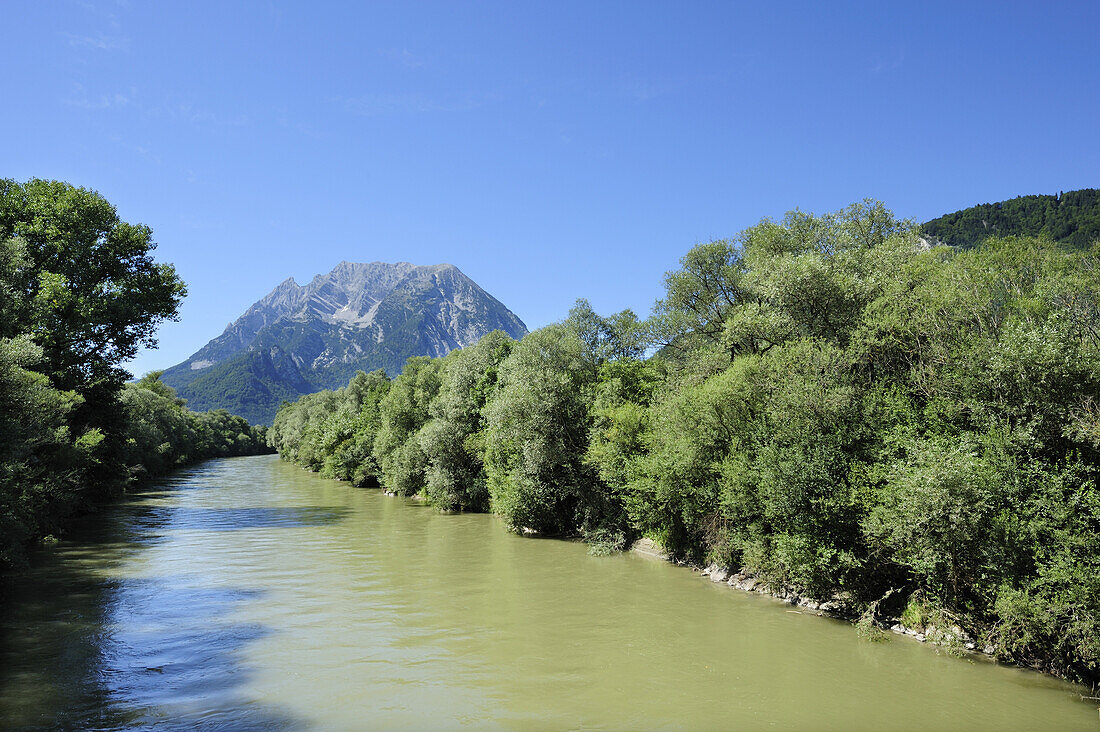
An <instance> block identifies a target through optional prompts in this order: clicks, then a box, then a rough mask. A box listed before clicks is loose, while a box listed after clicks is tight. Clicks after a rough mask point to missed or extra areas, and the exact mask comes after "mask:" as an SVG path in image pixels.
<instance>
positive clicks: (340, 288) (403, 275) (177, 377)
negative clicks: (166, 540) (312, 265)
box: [161, 262, 527, 424]
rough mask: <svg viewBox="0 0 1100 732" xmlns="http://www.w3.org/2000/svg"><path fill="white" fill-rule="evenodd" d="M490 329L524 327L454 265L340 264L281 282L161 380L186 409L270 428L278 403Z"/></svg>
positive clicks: (516, 332)
mask: <svg viewBox="0 0 1100 732" xmlns="http://www.w3.org/2000/svg"><path fill="white" fill-rule="evenodd" d="M493 330H503V331H504V332H506V333H508V334H509V335H510V336H512V337H513V338H521V337H523V335H524V334H526V333H527V327H526V326H525V325H524V324H523V322H522V321H521V320H520V319H519V318H518V317H516V315H515V314H514V313H512V312H511V311H510V310H508V308H506V307H505V306H504V305H503V304H501V303H500V301H498V300H497V299H496V298H494V297H493V296H492V295H490V294H489V293H487V292H485V290H483V289H481V287H479V286H478V285H477V284H476V283H475V282H474V281H473V280H471V279H470V278H469V277H467V276H466V275H464V274H462V272H460V271H459V269H458V268H457V267H455V266H454V265H450V264H438V265H432V266H426V267H418V266H415V265H412V264H409V263H408V262H398V263H396V264H387V263H385V262H371V263H369V264H358V263H353V262H341V263H340V264H338V265H336V267H335V268H334V269H333V270H332V271H331V272H329V273H328V274H325V275H318V276H316V277H314V278H313V280H312V281H310V282H309V284H307V285H304V286H303V285H298V284H297V283H296V282H295V281H294V279H293V278H290V279H287V280H285V281H284V282H282V283H281V284H279V285H278V286H277V287H276V288H275V289H274V290H272V291H271V292H270V293H268V294H267V295H265V296H264V297H263V298H262V299H260V300H259V301H258V302H256V303H255V304H253V305H252V306H251V307H250V308H249V309H248V310H247V311H245V313H244V314H243V315H242V316H241V317H240V318H238V319H237V320H235V321H234V322H232V323H230V324H229V325H228V326H227V327H226V329H225V331H224V332H223V333H222V334H221V335H220V336H218V337H217V338H215V339H213V340H212V341H210V342H209V343H207V344H206V345H205V346H203V347H202V348H200V349H199V350H198V351H197V352H195V353H194V354H193V355H192V356H191V357H190V358H188V359H187V360H186V361H184V362H183V363H181V364H178V365H176V366H173V367H172V368H170V369H168V370H167V371H165V372H164V375H163V376H162V377H161V378H162V380H163V381H164V382H165V383H167V384H168V385H170V386H172V387H174V388H175V389H176V390H177V391H178V392H179V394H180V396H182V397H183V398H184V399H187V400H188V404H189V406H190V407H191V408H193V409H212V408H216V407H222V408H224V409H228V410H229V411H230V412H232V413H234V414H240V415H241V416H243V417H247V418H248V419H249V421H251V422H254V423H256V422H261V423H268V424H270V422H271V419H272V417H274V415H275V411H276V410H277V409H278V406H279V404H280V402H282V401H283V400H284V399H290V400H293V399H296V398H297V397H298V396H300V395H301V394H308V393H310V392H314V391H318V390H320V389H329V388H335V387H338V386H342V385H343V384H345V383H347V381H348V379H349V378H350V377H351V376H353V375H354V374H355V372H356V371H358V370H360V369H362V370H364V371H372V370H374V369H378V368H382V369H385V370H386V371H387V372H388V373H389V374H391V375H394V374H396V373H398V372H399V371H400V370H401V368H402V366H403V365H404V363H405V360H406V359H408V358H409V357H410V356H442V355H445V354H447V353H449V352H450V351H452V350H454V349H456V348H462V347H464V346H468V345H471V344H473V343H476V342H477V341H478V340H479V339H480V338H481V337H482V336H483V335H485V334H486V333H489V332H490V331H493Z"/></svg>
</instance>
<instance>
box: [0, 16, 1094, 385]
mask: <svg viewBox="0 0 1100 732" xmlns="http://www.w3.org/2000/svg"><path fill="white" fill-rule="evenodd" d="M778 5H780V4H779V3H765V2H753V3H742V2H726V3H695V2H693V3H684V2H668V3H639V2H622V3H615V2H547V3H539V4H535V3H526V2H523V3H521V2H501V3H494V4H485V3H477V4H474V3H455V2H441V3H397V2H395V3H323V2H310V3H306V2H300V3H292V2H277V1H272V2H262V3H261V2H257V3H236V2H193V1H191V0H188V1H187V2H184V1H182V0H181V1H179V2H175V3H164V2H156V3H153V2H148V3H147V2H139V1H138V0H130V1H129V2H123V1H118V2H111V1H109V0H93V1H86V2H38V1H35V2H22V1H16V2H12V1H10V0H9V1H8V2H5V3H3V5H0V65H2V66H0V67H2V68H3V73H2V75H0V89H2V91H3V109H4V112H3V114H2V115H0V141H2V142H0V152H2V157H0V163H2V164H0V176H3V177H11V178H15V179H19V180H24V179H27V178H30V177H40V178H57V179H62V180H66V181H69V182H71V183H74V184H77V185H81V186H85V187H88V188H93V189H96V190H98V191H100V192H101V193H102V194H103V195H104V196H105V197H107V199H109V200H110V201H112V202H113V203H114V204H115V205H116V206H117V207H118V209H119V212H120V214H121V215H122V217H123V218H124V219H126V220H128V221H133V222H141V223H145V224H147V225H149V226H151V227H152V228H153V231H154V235H155V239H156V241H157V242H158V244H159V249H158V251H157V256H158V258H159V259H162V260H164V261H169V262H173V263H174V264H175V265H176V266H177V268H178V269H179V272H180V274H181V275H182V276H183V278H184V279H185V280H186V281H187V283H188V286H189V289H190V294H189V296H188V298H187V300H186V302H185V304H184V306H183V308H182V310H181V316H182V319H181V321H180V322H179V323H169V324H166V325H165V326H164V327H163V328H162V329H161V331H160V339H161V347H160V349H159V350H158V351H152V352H146V353H143V354H142V355H140V356H139V357H138V359H137V361H135V362H134V363H133V364H132V369H133V370H134V371H135V372H138V373H141V372H144V371H146V370H149V369H153V368H163V367H166V366H170V365H172V364H174V363H176V362H179V361H181V360H183V359H184V358H185V357H187V356H188V355H189V354H191V353H192V352H193V351H195V350H197V349H198V348H199V347H200V346H202V345H203V344H204V343H205V342H206V341H207V340H209V339H210V338H212V337H214V336H216V335H218V334H219V333H220V332H221V331H222V329H223V328H224V327H225V325H226V323H228V322H229V321H230V320H233V319H234V318H236V317H237V316H238V315H240V314H241V313H242V312H243V311H244V310H245V309H246V308H247V307H248V305H249V304H251V303H252V302H254V301H255V300H257V299H258V298H260V297H261V296H262V295H264V294H265V293H266V292H267V291H268V290H270V289H271V288H272V287H274V286H275V285H276V284H277V283H278V282H280V281H281V280H283V279H285V278H286V277H288V276H291V275H292V276H294V277H295V278H296V279H297V280H298V282H299V283H304V282H306V281H308V280H309V279H310V278H311V277H312V276H313V275H315V274H317V273H320V272H327V271H328V270H329V269H331V268H332V267H333V265H335V264H336V263H337V262H339V261H340V260H344V259H347V260H351V261H373V260H382V261H400V260H404V261H410V262H414V263H417V264H434V263H438V262H451V263H453V264H456V265H458V266H459V267H460V268H461V269H462V270H463V271H464V272H466V274H468V275H469V276H471V277H472V278H473V279H474V280H476V281H477V282H478V283H479V284H481V285H482V286H483V287H484V288H485V289H487V290H488V291H489V292H491V293H492V294H493V295H495V296H496V297H497V298H499V299H500V300H501V301H503V302H504V303H505V304H506V305H507V306H508V307H510V308H511V309H512V310H514V311H515V312H516V313H517V314H518V315H519V316H520V317H521V318H523V319H524V321H526V323H527V324H528V326H529V327H531V328H536V327H539V326H542V325H545V324H546V323H549V322H552V321H554V320H557V319H560V318H561V317H562V316H564V314H565V313H566V311H567V310H568V308H569V307H570V305H571V304H572V302H573V301H574V300H575V299H576V298H577V297H587V298H589V299H590V300H591V301H592V303H593V304H594V306H595V307H596V308H597V310H599V311H601V312H608V311H616V310H620V309H622V308H626V307H630V308H633V309H635V310H636V311H637V312H638V313H639V314H641V315H644V314H646V313H648V311H649V309H650V307H651V305H652V303H653V301H654V299H655V298H656V297H658V296H659V295H660V292H661V279H662V275H663V273H664V272H665V271H666V270H668V269H671V268H673V267H675V266H676V264H677V260H678V259H679V257H680V256H681V255H682V254H683V253H684V252H685V251H686V250H687V249H688V248H690V247H691V246H692V245H693V244H696V243H698V242H701V241H705V240H708V239H712V238H716V237H723V236H728V235H730V234H733V233H736V232H737V231H739V230H740V229H742V228H744V227H746V226H749V225H752V224H754V223H756V222H757V221H758V220H759V219H760V218H762V217H765V216H773V217H774V216H780V215H782V214H783V212H784V211H786V210H788V209H791V208H795V207H799V208H802V209H803V210H809V211H815V212H824V211H829V210H834V209H837V208H840V207H842V206H844V205H846V204H848V203H851V202H852V201H855V200H859V199H862V198H864V197H868V196H870V197H875V198H880V199H882V200H884V201H886V202H887V203H888V204H889V205H890V206H891V207H892V208H893V209H894V210H895V211H896V212H897V213H899V214H901V215H903V216H911V217H914V218H916V219H918V220H925V219H928V218H931V217H934V216H937V215H939V214H942V213H946V212H949V211H955V210H958V209H960V208H965V207H967V206H970V205H973V204H975V203H982V202H987V201H995V200H1001V199H1005V198H1010V197H1013V196H1016V195H1021V194H1027V193H1056V192H1057V191H1059V190H1071V189H1076V188H1085V187H1098V186H1100V41H1098V31H1100V2H1096V1H1095V0H1091V1H1089V2H1076V3H1072V2H1051V3H1039V2H1033V3H1027V4H1024V3H1004V2H996V3H993V2H991V3H955V2H949V3H927V2H920V3H910V4H909V7H907V8H902V7H900V5H901V4H900V3H887V2H881V1H878V2H867V3H819V2H814V3H787V4H783V7H782V8H779V7H776V6H778Z"/></svg>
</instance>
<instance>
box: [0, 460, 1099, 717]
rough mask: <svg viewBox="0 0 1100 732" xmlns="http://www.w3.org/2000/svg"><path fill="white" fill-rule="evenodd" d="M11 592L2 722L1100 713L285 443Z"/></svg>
mask: <svg viewBox="0 0 1100 732" xmlns="http://www.w3.org/2000/svg"><path fill="white" fill-rule="evenodd" d="M3 591H4V592H5V593H7V594H8V595H9V597H7V598H5V603H4V604H5V610H4V617H3V626H2V636H0V682H2V684H0V727H3V728H20V727H48V728H80V729H84V728H107V729H115V728H134V727H137V728H144V727H156V728H158V729H173V728H178V729H196V728H200V729H201V728H210V729H250V728H251V729H272V728H292V729H294V728H310V729H312V728H321V729H386V728H401V729H406V728H418V729H438V728H451V727H474V728H479V729H480V728H534V729H545V728H581V727H583V728H610V729H638V728H655V727H656V728H682V729H715V728H721V729H731V728H738V729H758V728H773V729H815V730H820V729H845V730H859V729H866V730H882V729H959V730H975V729H990V730H994V729H996V730H1005V729H1036V730H1073V729H1086V730H1097V729H1100V724H1098V722H1097V710H1096V706H1095V702H1083V701H1081V700H1080V694H1081V693H1082V690H1081V689H1079V688H1077V687H1073V686H1070V685H1068V684H1063V683H1061V682H1058V681H1056V680H1053V679H1050V678H1046V677H1043V676H1040V675H1038V674H1035V673H1031V672H1026V671H1022V670H1018V669H1011V668H1004V667H999V666H996V665H994V664H992V663H989V662H985V661H982V660H970V659H957V658H951V657H949V656H946V655H944V654H942V653H938V652H937V651H936V650H935V649H932V648H929V647H926V646H922V645H920V644H918V643H916V642H913V641H910V640H908V639H903V638H894V639H891V640H889V641H887V642H882V643H872V642H868V641H865V640H861V639H860V638H859V637H858V636H857V634H856V632H855V630H854V629H853V628H852V627H851V626H849V625H846V624H844V623H841V622H837V621H833V620H829V619H825V618H819V617H816V616H812V615H806V614H800V613H797V612H794V611H793V610H792V608H790V606H787V605H783V604H780V603H779V602H776V601H774V600H771V599H769V598H764V597H759V596H756V595H750V594H747V593H742V592H738V591H736V590H731V589H729V588H727V587H725V586H717V585H712V584H710V583H709V582H707V581H706V580H704V579H702V578H700V577H699V576H698V575H695V574H693V573H692V572H690V571H688V570H685V569H682V568H677V567H674V566H671V565H669V564H666V563H664V562H660V561H656V560H652V559H646V558H644V557H640V556H637V555H632V554H627V555H621V556H612V557H594V556H589V555H588V554H587V552H586V549H585V547H584V546H582V545H579V544H573V543H567V542H560V541H550V540H538V539H529V538H528V539H525V538H520V537H516V536H513V535H511V534H509V533H507V532H506V531H505V530H504V529H503V528H502V527H501V525H500V523H499V522H498V521H496V520H495V519H493V518H492V517H490V516H484V515H459V516H446V515H440V514H439V513H437V512H436V511H435V510H433V509H431V508H426V507H423V506H420V505H417V504H415V503H412V502H406V501H403V500H399V499H394V498H389V497H386V496H383V495H381V494H380V493H379V492H378V491H373V490H365V489H356V488H352V487H351V486H348V485H346V484H342V483H336V482H333V481H327V480H323V479H321V478H319V477H317V476H315V475H313V474H310V473H307V472H305V471H303V470H301V469H299V468H296V467H293V466H290V465H287V464H285V463H282V462H280V461H279V460H278V459H277V458H274V457H259V458H234V459H228V460H217V461H212V462H209V463H206V464H204V465H202V466H200V467H198V468H195V469H192V470H188V471H185V472H182V473H180V474H178V475H176V476H175V477H174V478H172V479H171V480H169V481H166V482H164V483H163V484H162V485H161V486H159V487H158V488H157V489H156V490H151V491H148V492H146V493H143V494H141V495H139V496H135V497H134V498H133V499H132V500H129V501H127V502H126V503H124V504H121V505H118V506H115V507H112V508H111V509H109V510H107V511H105V512H104V514H103V515H100V516H98V517H96V520H95V521H94V522H87V525H86V526H84V527H83V528H79V529H78V530H77V531H74V532H73V533H71V534H70V535H69V537H68V538H67V539H66V540H65V541H63V542H61V543H60V544H59V545H57V546H56V547H54V548H52V549H50V550H48V551H45V552H44V553H43V554H42V556H40V557H38V558H37V559H36V563H35V566H34V569H33V571H32V572H31V573H30V574H29V575H28V576H26V577H25V578H23V579H21V580H19V581H18V582H16V583H14V584H10V583H9V584H8V585H6V586H4V588H3Z"/></svg>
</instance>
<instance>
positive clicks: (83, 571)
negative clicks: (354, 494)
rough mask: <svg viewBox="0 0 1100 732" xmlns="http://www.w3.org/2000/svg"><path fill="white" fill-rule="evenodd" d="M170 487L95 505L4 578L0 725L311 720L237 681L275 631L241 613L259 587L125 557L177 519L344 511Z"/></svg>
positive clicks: (247, 725)
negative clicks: (254, 649) (249, 695)
mask: <svg viewBox="0 0 1100 732" xmlns="http://www.w3.org/2000/svg"><path fill="white" fill-rule="evenodd" d="M196 472H198V473H200V474H201V471H191V473H192V475H194V474H195V473H196ZM177 481H178V478H177ZM177 481H173V482H177ZM164 497H165V493H164V492H163V491H147V492H145V493H143V494H141V495H138V496H135V497H134V498H133V499H132V500H130V501H128V502H126V503H123V504H119V505H116V506H113V507H111V508H109V509H106V510H105V511H104V512H103V513H101V514H99V515H96V516H92V517H88V518H87V519H85V520H84V521H83V522H81V525H78V526H77V527H75V529H74V530H73V532H72V533H71V534H70V536H69V537H67V539H66V540H65V541H64V542H62V543H61V544H60V545H59V546H57V547H56V548H55V549H53V550H50V551H43V552H41V553H40V555H39V556H37V557H35V558H34V561H33V563H32V569H31V570H30V571H29V572H27V573H26V574H25V575H22V576H20V577H16V578H8V579H7V580H5V582H4V584H3V585H2V586H0V592H2V595H3V597H2V606H0V728H3V729H88V728H95V729H145V728H151V727H155V728H157V729H209V728H221V729H291V728H296V727H300V726H302V725H301V722H300V720H297V719H295V718H294V717H292V716H291V715H290V714H288V713H287V712H286V711H285V710H281V709H278V708H276V707H274V706H272V705H258V704H254V703H249V702H247V701H245V700H242V699H241V697H240V694H239V690H240V689H241V687H242V686H243V685H245V684H246V683H247V682H248V680H249V679H250V678H251V676H252V675H253V670H252V669H251V668H249V667H247V666H245V665H243V664H242V663H241V661H240V656H241V650H242V649H243V647H244V646H245V645H246V644H248V643H252V642H255V641H257V640H259V639H261V638H263V637H264V636H266V635H267V634H268V633H269V632H270V631H269V629H267V628H265V627H264V626H263V625H261V624H258V623H255V622H242V621H240V620H234V619H233V617H232V616H233V614H234V612H235V611H237V610H239V608H240V607H241V606H243V605H245V604H247V603H250V602H255V601H258V600H259V599H260V598H261V597H262V595H263V592H261V591H259V590H255V589H250V588H242V587H208V586H202V585H201V584H198V583H196V582H195V581H194V578H191V577H188V576H187V575H186V574H184V575H171V576H126V574H127V573H126V571H125V570H126V569H128V568H131V567H130V565H131V564H132V563H133V562H135V561H136V560H137V559H138V558H139V557H140V556H141V555H142V553H144V552H149V551H150V550H151V548H153V547H157V546H160V545H163V544H164V543H166V542H167V541H169V539H170V537H171V531H172V530H173V529H174V528H175V527H179V526H182V527H188V528H210V529H213V530H220V529H221V528H223V527H225V526H227V525H228V524H229V523H230V522H233V521H236V522H238V523H245V524H249V525H254V526H264V527H276V526H301V525H309V524H316V523H323V522H326V521H334V520H338V519H339V511H326V510H324V509H306V510H294V509H287V510H271V511H265V510H260V511H255V510H252V511H250V510H244V511H242V510H228V511H224V512H222V511H181V509H180V507H178V506H173V505H171V504H164V503H162V501H163V500H164ZM180 513H182V515H177V514H180Z"/></svg>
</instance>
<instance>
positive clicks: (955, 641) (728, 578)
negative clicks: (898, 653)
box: [630, 538, 1095, 691]
mask: <svg viewBox="0 0 1100 732" xmlns="http://www.w3.org/2000/svg"><path fill="white" fill-rule="evenodd" d="M630 551H631V552H633V553H635V554H638V555H640V556H644V557H647V558H650V559H654V560H658V561H664V562H670V563H672V564H676V565H678V566H681V567H684V568H686V569H689V570H690V571H692V572H694V573H696V574H698V575H699V576H700V577H701V578H704V579H707V580H709V581H710V582H711V583H714V584H720V585H725V586H727V587H730V588H731V589H735V590H738V591H741V592H748V593H755V594H759V595H765V596H768V597H771V598H773V599H775V600H777V601H780V602H782V603H784V604H789V605H791V606H794V607H797V608H800V609H801V610H800V611H802V612H807V613H812V614H815V615H820V616H826V617H831V618H836V619H838V620H845V621H848V622H850V623H853V624H857V625H861V629H862V630H863V631H864V633H865V634H867V635H869V636H871V637H872V638H873V639H877V638H878V637H880V636H876V633H877V632H881V633H885V632H889V633H892V634H894V635H899V636H903V637H907V638H912V639H913V640H915V641H917V642H919V643H928V644H930V645H934V646H939V647H942V648H945V649H947V650H948V652H950V653H952V654H955V655H963V654H964V653H974V654H977V655H981V656H984V657H986V658H991V659H995V658H996V652H997V649H996V647H995V646H994V645H993V644H992V643H988V642H985V643H980V642H979V641H977V640H975V638H974V637H972V636H971V635H970V634H969V633H967V632H966V631H965V630H964V629H963V628H961V627H959V626H958V625H954V624H947V625H941V626H939V627H937V626H936V625H935V624H934V623H927V624H924V625H920V626H918V627H910V626H907V625H906V624H905V622H904V618H902V617H901V616H894V617H888V618H885V619H881V618H880V619H877V620H875V621H866V620H864V619H863V616H862V615H861V613H860V611H859V608H858V607H857V606H856V605H855V604H854V603H852V602H851V600H850V599H849V598H848V597H845V596H844V595H843V594H837V595H834V596H832V597H830V598H828V599H820V598H814V597H811V596H809V595H807V594H806V593H805V592H802V591H799V590H798V589H796V588H794V587H790V586H786V585H775V584H773V583H771V582H769V581H768V580H767V579H766V578H764V577H762V576H760V575H759V573H757V572H754V571H752V570H750V569H748V568H745V567H742V568H740V569H733V568H730V567H722V566H719V565H717V564H711V565H708V566H706V567H703V566H700V565H697V564H692V563H690V562H685V561H677V560H674V559H672V558H671V557H670V556H669V554H668V552H666V551H665V550H664V549H663V548H662V547H661V546H660V544H658V543H657V542H655V541H653V540H652V539H646V538H642V539H638V540H637V541H636V542H635V543H634V545H633V546H632V547H631V548H630ZM1009 665H1012V666H1018V667H1020V665H1019V664H1013V663H1011V662H1009ZM1022 668H1026V667H1022ZM1028 670H1033V671H1039V672H1040V673H1043V672H1042V671H1041V670H1040V669H1028ZM1048 675H1052V676H1056V677H1057V676H1058V674H1048ZM1060 678H1062V677H1060ZM1094 691H1095V690H1094Z"/></svg>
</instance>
